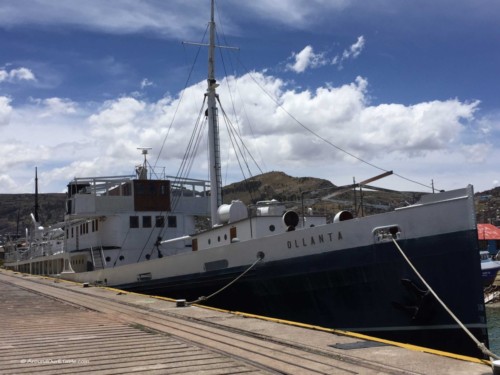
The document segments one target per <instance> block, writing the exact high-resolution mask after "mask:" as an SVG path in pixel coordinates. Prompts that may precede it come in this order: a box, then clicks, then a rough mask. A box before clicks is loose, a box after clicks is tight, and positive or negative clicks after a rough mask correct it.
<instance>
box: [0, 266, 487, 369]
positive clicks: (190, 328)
mask: <svg viewBox="0 0 500 375" xmlns="http://www.w3.org/2000/svg"><path fill="white" fill-rule="evenodd" d="M0 317H1V330H0V373H1V374H29V373H37V374H67V373H92V374H100V375H104V374H133V373H137V374H140V373H147V374H206V375H209V374H300V375H302V374H436V375H437V374H463V375H466V374H467V375H475V374H478V375H479V374H481V375H483V374H491V373H492V370H491V367H489V363H488V362H486V361H479V360H473V359H471V358H468V357H461V356H453V355H451V356H446V355H444V354H445V353H440V352H435V351H432V350H430V351H429V352H424V351H423V350H424V349H422V348H417V347H414V346H410V345H400V346H395V345H393V344H391V343H389V342H387V341H384V340H376V341H372V340H366V337H363V336H361V335H350V334H334V333H332V332H331V330H322V329H319V328H317V327H316V328H315V329H313V328H312V327H307V326H301V325H292V324H287V323H284V322H277V321H273V320H269V319H265V318H259V317H253V316H249V315H245V314H237V313H229V312H224V311H219V310H214V309H208V308H204V307H200V306H190V307H176V304H175V303H174V302H173V301H170V300H167V299H164V298H158V297H150V296H146V295H141V294H135V293H126V292H122V291H119V290H116V289H111V288H102V287H83V286H82V285H81V284H76V283H70V282H65V281H61V280H57V279H51V278H44V277H40V276H29V275H25V274H19V273H14V272H11V271H5V270H0Z"/></svg>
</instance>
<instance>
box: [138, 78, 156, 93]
mask: <svg viewBox="0 0 500 375" xmlns="http://www.w3.org/2000/svg"><path fill="white" fill-rule="evenodd" d="M148 86H153V82H151V81H150V80H149V79H147V78H144V79H143V80H142V81H141V89H142V90H144V89H145V88H146V87H148Z"/></svg>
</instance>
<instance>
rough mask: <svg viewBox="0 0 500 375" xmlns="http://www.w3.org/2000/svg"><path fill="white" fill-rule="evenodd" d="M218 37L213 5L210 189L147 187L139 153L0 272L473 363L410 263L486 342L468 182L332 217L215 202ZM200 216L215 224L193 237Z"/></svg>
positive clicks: (154, 183)
mask: <svg viewBox="0 0 500 375" xmlns="http://www.w3.org/2000/svg"><path fill="white" fill-rule="evenodd" d="M214 35H215V22H214V5H213V2H212V9H211V19H210V43H209V45H208V47H209V64H210V68H209V76H208V80H207V82H208V85H207V92H206V97H207V111H206V117H207V119H208V125H209V126H208V129H209V130H208V133H209V144H210V147H209V149H210V160H211V168H210V183H208V182H207V181H202V180H195V179H188V178H179V177H167V176H155V177H154V178H153V176H154V174H153V173H152V172H153V171H152V168H151V167H150V166H149V164H148V162H147V155H148V149H146V148H144V149H142V151H143V154H144V162H143V164H142V165H140V166H139V167H137V168H136V174H135V175H129V176H112V177H109V176H107V177H83V178H75V179H74V180H72V181H70V183H69V184H68V190H67V201H66V214H65V217H64V221H62V222H61V223H59V224H57V225H53V226H51V227H49V228H44V227H42V226H41V223H39V221H38V218H37V215H34V216H33V229H32V230H31V233H30V236H29V242H28V246H27V248H25V249H24V251H22V252H20V251H17V249H16V248H12V249H11V250H12V251H10V252H9V253H8V254H7V255H6V267H8V268H10V269H14V270H17V271H21V272H28V273H33V274H44V275H57V276H58V277H61V278H64V279H67V280H73V281H77V282H88V283H92V284H97V285H108V286H114V287H117V288H122V289H126V290H132V291H139V292H145V293H151V294H160V295H165V296H169V297H173V298H177V299H186V300H188V301H194V300H197V301H198V302H200V303H201V302H203V303H207V304H210V305H213V306H217V307H220V308H225V309H229V310H239V311H245V312H250V313H254V314H260V315H266V316H271V317H276V318H281V319H287V320H293V321H299V322H304V323H309V324H313V325H319V326H324V327H329V328H336V329H339V330H347V331H355V332H361V333H365V334H369V335H372V336H377V337H382V338H387V339H392V340H396V341H402V342H408V343H412V344H416V345H421V346H426V347H431V348H435V349H441V350H446V351H450V352H455V353H460V354H467V355H472V356H476V357H482V356H483V353H481V352H480V350H479V349H478V348H477V345H476V343H474V342H473V341H472V340H471V339H470V338H469V337H468V336H467V334H465V333H464V332H463V330H462V329H461V328H460V327H459V325H458V324H457V323H456V322H455V321H454V320H453V319H452V318H451V317H450V316H449V314H448V313H447V312H446V311H445V310H444V308H443V307H442V306H441V305H439V304H438V303H437V301H436V298H435V297H434V296H433V294H432V293H431V292H430V290H429V288H427V286H426V285H425V283H423V281H422V280H421V279H420V278H419V277H418V276H417V275H416V273H415V271H414V269H413V268H412V266H415V267H416V268H417V269H418V271H419V273H420V274H421V275H422V277H423V278H424V279H425V280H426V282H427V283H428V284H429V285H431V286H432V288H433V290H434V291H435V292H436V293H437V294H438V295H439V296H440V299H441V300H443V301H444V302H445V303H446V305H447V306H448V307H449V308H450V309H451V310H452V311H453V312H454V314H455V315H456V316H458V317H459V318H460V320H461V321H462V322H463V323H464V324H465V326H466V327H467V328H468V329H469V330H470V331H471V332H472V333H473V334H474V335H475V337H476V338H477V339H478V340H479V341H480V342H483V343H485V344H486V345H487V343H488V335H487V329H486V318H485V309H484V299H483V289H482V282H481V275H480V262H479V250H478V242H477V228H476V222H475V214H474V196H473V189H472V186H467V187H465V188H463V189H458V190H454V191H448V192H440V193H436V194H428V195H424V196H423V197H422V198H421V199H420V201H418V202H417V203H415V204H412V205H406V206H402V207H399V208H397V209H395V210H394V211H391V212H387V213H383V214H377V215H372V216H366V217H354V216H353V215H352V214H349V213H347V212H339V213H337V215H336V216H335V219H334V220H332V221H331V222H329V221H328V220H327V218H326V217H320V216H313V215H312V214H310V213H308V212H307V211H306V210H302V211H295V210H289V209H288V207H287V206H286V205H285V204H282V203H280V202H276V201H264V202H260V203H259V204H257V205H256V207H255V209H254V210H252V214H249V210H248V208H247V207H246V206H245V205H244V204H243V203H242V202H240V201H233V202H230V203H228V204H223V201H222V194H221V190H222V187H221V176H220V160H219V157H220V155H219V153H220V144H219V136H218V125H217V100H216V98H217V94H216V88H217V83H216V79H215V76H214V68H213V65H211V64H213V62H214V50H215V47H216V46H215V43H214V40H215V38H214ZM203 216H210V217H211V224H212V227H211V228H210V229H208V230H205V231H199V230H198V226H197V221H198V220H199V217H203ZM398 247H400V248H401V249H402V250H403V251H404V254H405V255H406V257H404V256H402V254H401V253H400V252H399V250H398ZM234 281H236V282H234ZM218 291H221V292H220V293H218V294H215V295H214V293H215V292H218ZM200 296H208V297H210V298H199V297H200Z"/></svg>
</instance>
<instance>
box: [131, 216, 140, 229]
mask: <svg viewBox="0 0 500 375" xmlns="http://www.w3.org/2000/svg"><path fill="white" fill-rule="evenodd" d="M130 228H139V216H130Z"/></svg>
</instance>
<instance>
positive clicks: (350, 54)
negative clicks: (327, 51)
mask: <svg viewBox="0 0 500 375" xmlns="http://www.w3.org/2000/svg"><path fill="white" fill-rule="evenodd" d="M364 47H365V37H364V36H363V35H361V36H359V37H358V40H357V41H356V42H355V43H354V44H352V45H351V46H350V47H349V48H347V49H345V50H344V52H342V54H339V55H336V56H335V57H334V58H333V59H332V64H333V65H338V67H339V69H342V68H343V66H344V65H343V64H344V62H345V61H347V60H351V59H355V58H357V57H358V56H359V55H360V54H361V52H362V51H363V49H364Z"/></svg>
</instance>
